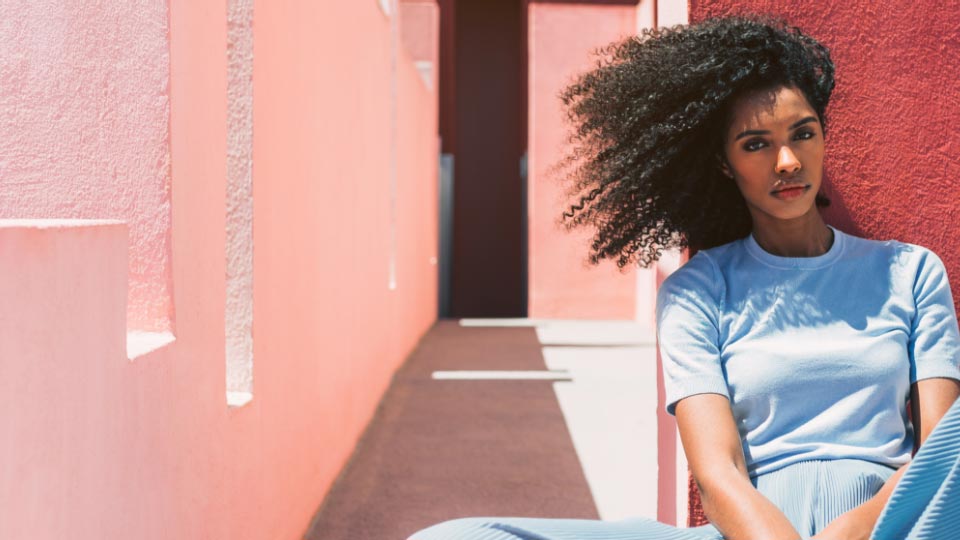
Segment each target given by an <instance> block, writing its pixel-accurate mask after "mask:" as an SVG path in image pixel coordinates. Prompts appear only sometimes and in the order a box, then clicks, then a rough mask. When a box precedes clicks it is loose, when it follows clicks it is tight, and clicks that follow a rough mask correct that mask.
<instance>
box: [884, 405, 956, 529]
mask: <svg viewBox="0 0 960 540" xmlns="http://www.w3.org/2000/svg"><path fill="white" fill-rule="evenodd" d="M958 537H960V401H957V402H956V403H954V404H953V406H952V407H950V410H949V411H947V414H945V415H944V417H943V418H941V419H940V422H939V423H938V424H937V427H936V428H935V429H934V430H933V432H932V433H931V434H930V436H929V437H927V440H926V441H925V442H924V443H923V446H922V447H920V450H919V451H918V452H917V455H915V456H914V457H913V462H912V463H911V464H910V466H909V467H907V471H906V472H905V473H904V474H903V476H902V477H901V478H900V481H899V482H897V487H896V488H894V490H893V493H891V494H890V499H889V500H888V501H887V505H886V506H885V507H884V509H883V512H882V513H881V514H880V518H879V519H878V520H877V525H876V527H874V529H873V536H872V538H873V540H944V539H950V538H958Z"/></svg>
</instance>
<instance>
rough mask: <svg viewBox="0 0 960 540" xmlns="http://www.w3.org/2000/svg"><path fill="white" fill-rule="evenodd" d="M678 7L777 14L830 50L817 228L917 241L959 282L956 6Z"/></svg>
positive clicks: (768, 2) (748, 1) (713, 0)
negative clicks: (832, 81) (823, 190)
mask: <svg viewBox="0 0 960 540" xmlns="http://www.w3.org/2000/svg"><path fill="white" fill-rule="evenodd" d="M690 4H691V5H690V7H691V9H690V15H691V20H701V19H703V18H705V17H708V16H714V15H724V14H730V13H739V12H744V11H756V12H764V13H772V14H777V15H780V16H782V17H784V18H786V19H787V20H789V21H790V22H791V23H793V24H796V25H797V26H799V27H801V28H802V29H804V30H805V31H807V32H808V33H810V34H811V35H813V36H815V37H817V38H818V39H820V40H822V41H823V42H824V43H825V44H826V45H827V46H828V47H830V49H831V55H832V57H833V59H834V62H835V63H836V67H837V87H836V90H835V91H834V97H833V99H832V100H831V104H830V108H829V109H828V111H827V115H828V118H829V133H828V134H827V158H826V175H827V190H828V193H829V194H830V195H831V197H832V199H833V203H834V204H833V206H832V207H831V208H830V209H829V210H828V211H827V212H826V216H827V219H828V221H830V222H832V223H835V224H837V225H838V226H839V227H840V228H842V229H845V230H848V231H850V232H853V233H855V234H858V235H862V236H866V237H869V238H877V239H885V238H895V239H898V240H903V241H907V242H913V243H917V244H920V245H924V246H927V247H929V248H931V249H933V250H934V251H935V252H937V253H938V254H939V255H940V256H941V257H942V258H943V260H944V263H945V264H946V267H947V271H948V274H949V275H950V276H951V277H952V278H953V280H954V281H955V282H957V283H960V234H958V232H957V228H956V224H955V218H954V216H955V214H956V212H957V210H958V209H960V198H958V197H957V191H958V189H960V155H958V153H957V148H960V131H958V130H957V129H956V126H957V125H958V124H960V79H958V78H957V76H956V74H957V72H958V70H960V36H958V33H957V28H958V26H960V9H957V4H956V2H947V3H946V4H937V6H939V7H935V6H934V5H933V4H932V3H931V2H915V1H912V0H896V1H891V2H883V3H875V2H839V1H832V2H829V3H827V4H825V7H823V8H822V9H811V5H810V3H809V2H804V1H803V0H691V3H690ZM951 4H952V6H953V7H948V5H951ZM826 6H829V7H826ZM954 290H955V293H954V296H955V298H954V301H955V302H960V295H958V294H957V289H956V286H955V287H954ZM958 305H960V304H958Z"/></svg>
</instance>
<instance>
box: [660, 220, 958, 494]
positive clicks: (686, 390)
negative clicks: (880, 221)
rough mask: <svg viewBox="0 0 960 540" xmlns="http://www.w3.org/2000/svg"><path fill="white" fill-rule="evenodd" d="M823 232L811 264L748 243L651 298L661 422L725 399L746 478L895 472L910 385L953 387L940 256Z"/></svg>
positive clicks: (950, 320) (697, 260) (686, 271)
mask: <svg viewBox="0 0 960 540" xmlns="http://www.w3.org/2000/svg"><path fill="white" fill-rule="evenodd" d="M833 230H834V242H833V244H832V245H831V247H830V250H829V251H827V252H826V253H824V254H823V255H819V256H816V257H780V256H777V255H773V254H771V253H768V252H766V251H764V250H763V248H761V247H760V245H759V244H757V242H756V240H755V239H754V238H753V235H748V236H746V237H745V238H742V239H740V240H737V241H734V242H731V243H729V244H725V245H722V246H719V247H716V248H712V249H708V250H704V251H701V252H699V253H697V254H696V255H695V256H694V257H692V258H691V259H690V260H689V261H688V262H687V263H686V264H685V265H683V266H682V267H681V268H680V269H679V270H677V271H676V272H674V273H673V274H672V275H671V276H670V277H668V278H667V280H666V281H665V282H664V283H663V285H662V287H661V288H660V291H659V293H658V297H657V325H658V326H657V335H658V339H659V346H660V353H661V357H662V359H663V366H664V379H665V383H666V392H667V396H666V402H667V411H668V412H670V413H671V414H673V413H674V407H675V406H676V403H677V402H678V401H680V400H681V399H683V398H685V397H688V396H692V395H694V394H703V393H715V394H721V395H723V396H726V397H727V398H728V399H729V400H730V404H731V408H732V410H733V415H734V419H735V421H736V423H737V426H738V428H739V430H740V437H741V440H742V442H743V452H744V457H745V458H746V463H747V469H748V471H749V473H750V475H751V476H756V475H760V474H764V473H767V472H770V471H774V470H777V469H779V468H781V467H784V466H786V465H789V464H792V463H796V462H798V461H804V460H811V459H844V458H853V459H864V460H867V461H872V462H876V463H882V464H886V465H889V466H892V467H898V466H900V465H903V464H904V463H907V462H908V461H909V459H910V455H911V451H912V448H913V426H912V424H911V422H910V419H909V418H908V416H907V412H906V403H907V400H908V399H909V395H910V385H911V383H913V382H916V381H918V380H921V379H927V378H932V377H948V378H952V379H958V380H960V332H958V329H957V317H956V312H955V311H954V306H953V299H952V296H951V292H950V285H949V283H948V282H947V275H946V271H945V270H944V267H943V263H942V262H941V260H940V258H939V257H937V255H936V254H934V253H933V252H932V251H930V250H928V249H926V248H923V247H920V246H917V245H913V244H907V243H903V242H897V241H893V240H890V241H875V240H867V239H864V238H858V237H856V236H852V235H848V234H845V233H843V232H842V231H839V230H837V229H835V228H834V229H833Z"/></svg>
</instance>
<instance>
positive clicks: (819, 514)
mask: <svg viewBox="0 0 960 540" xmlns="http://www.w3.org/2000/svg"><path fill="white" fill-rule="evenodd" d="M931 438H932V435H931ZM894 472H895V470H894V469H893V468H891V467H888V466H886V465H880V464H877V463H871V462H868V461H862V460H852V459H844V460H829V461H802V462H799V463H795V464H793V465H789V466H787V467H784V468H782V469H779V470H776V471H773V472H771V473H768V474H765V475H762V476H759V477H757V478H755V479H754V480H753V484H754V485H755V486H756V487H757V489H758V490H759V491H760V492H761V493H763V494H764V495H765V496H766V497H767V498H768V499H770V501H771V502H773V504H774V505H776V506H777V507H778V508H780V509H781V510H782V511H783V513H784V514H785V515H786V516H787V518H788V519H789V520H790V522H791V523H793V525H794V527H795V528H796V529H797V531H798V532H799V533H800V534H801V536H802V537H803V538H809V537H811V536H813V535H814V534H816V533H818V532H819V531H820V530H821V529H823V528H824V527H826V525H827V524H828V523H830V522H831V521H833V519H834V518H836V517H837V516H839V515H840V514H842V513H844V512H846V511H847V510H850V509H851V508H854V507H856V506H859V505H860V504H862V503H863V502H865V501H867V500H868V499H870V497H872V496H873V495H874V494H876V492H877V491H879V490H880V488H881V487H882V486H883V484H884V482H886V481H887V479H888V478H890V476H891V475H893V473H894ZM722 538H723V535H721V534H720V533H719V531H717V529H716V528H714V527H713V526H712V525H704V526H702V527H695V528H690V529H685V528H677V527H673V526H670V525H665V524H663V523H659V522H657V521H653V520H650V519H646V518H633V519H625V520H618V521H601V520H589V519H549V518H517V517H513V518H504V517H472V518H461V519H454V520H450V521H445V522H443V523H439V524H437V525H434V526H432V527H429V528H427V529H424V530H422V531H419V532H417V533H415V534H414V535H413V536H411V537H410V539H409V540H722Z"/></svg>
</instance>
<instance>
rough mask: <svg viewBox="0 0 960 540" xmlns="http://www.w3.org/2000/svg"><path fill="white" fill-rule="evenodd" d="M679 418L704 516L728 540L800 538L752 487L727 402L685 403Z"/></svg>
mask: <svg viewBox="0 0 960 540" xmlns="http://www.w3.org/2000/svg"><path fill="white" fill-rule="evenodd" d="M676 416H677V428H678V429H679V431H680V439H681V441H682V442H683V449H684V452H685V453H686V455H687V461H688V462H689V464H690V471H691V472H692V473H693V478H694V480H696V482H697V485H698V486H699V487H700V494H701V500H702V502H703V511H704V513H706V515H707V519H709V520H710V523H712V524H713V526H715V527H716V528H717V529H718V530H719V531H720V532H721V533H722V534H723V536H724V538H726V539H727V540H756V539H763V540H797V539H799V538H800V534H799V533H797V531H796V529H794V528H793V525H791V524H790V521H788V520H787V517H786V516H785V515H784V514H783V512H781V511H780V509H779V508H777V507H776V506H774V505H773V503H771V502H770V501H769V500H768V499H767V498H766V497H764V496H763V495H762V494H761V493H760V492H759V491H757V489H756V488H755V487H753V484H752V483H750V477H749V475H748V474H747V467H746V463H745V461H744V458H743V447H742V446H741V442H740V434H739V432H738V431H737V426H736V423H735V422H734V419H733V413H732V412H731V410H730V401H729V400H728V399H727V398H726V397H724V396H721V395H719V394H697V395H693V396H690V397H687V398H684V399H682V400H680V401H679V402H678V403H677V407H676Z"/></svg>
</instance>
